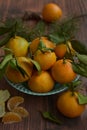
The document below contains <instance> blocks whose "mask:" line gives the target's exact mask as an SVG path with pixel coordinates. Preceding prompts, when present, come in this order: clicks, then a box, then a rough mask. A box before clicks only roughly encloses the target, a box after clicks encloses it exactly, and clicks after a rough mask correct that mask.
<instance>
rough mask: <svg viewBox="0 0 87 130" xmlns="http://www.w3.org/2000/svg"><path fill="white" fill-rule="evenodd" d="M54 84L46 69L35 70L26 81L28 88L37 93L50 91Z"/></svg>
mask: <svg viewBox="0 0 87 130" xmlns="http://www.w3.org/2000/svg"><path fill="white" fill-rule="evenodd" d="M54 84H55V82H54V80H53V79H52V77H51V75H50V74H49V72H47V71H41V72H40V73H39V72H35V73H34V74H33V75H32V77H31V78H30V80H29V81H28V86H29V89H31V90H32V91H34V92H39V93H44V92H49V91H51V90H52V89H53V87H54Z"/></svg>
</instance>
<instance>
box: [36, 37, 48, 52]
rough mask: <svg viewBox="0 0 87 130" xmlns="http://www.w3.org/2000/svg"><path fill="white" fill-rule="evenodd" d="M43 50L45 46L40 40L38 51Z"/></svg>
mask: <svg viewBox="0 0 87 130" xmlns="http://www.w3.org/2000/svg"><path fill="white" fill-rule="evenodd" d="M43 48H46V46H45V44H44V42H43V41H42V40H41V39H40V42H39V45H38V49H39V50H42V49H43ZM38 49H37V50H38Z"/></svg>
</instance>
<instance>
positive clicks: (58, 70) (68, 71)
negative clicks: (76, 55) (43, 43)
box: [51, 59, 77, 84]
mask: <svg viewBox="0 0 87 130" xmlns="http://www.w3.org/2000/svg"><path fill="white" fill-rule="evenodd" d="M51 74H52V76H53V78H54V80H55V81H56V82H59V83H62V84H63V83H69V82H71V81H73V80H74V79H75V78H76V76H77V74H76V73H75V72H74V71H73V69H72V64H71V62H70V60H68V59H65V60H63V59H60V60H57V61H56V62H55V63H54V65H53V66H52V69H51Z"/></svg>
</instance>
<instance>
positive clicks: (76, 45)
mask: <svg viewBox="0 0 87 130" xmlns="http://www.w3.org/2000/svg"><path fill="white" fill-rule="evenodd" d="M71 44H72V47H73V49H74V50H76V51H77V52H78V53H80V54H87V47H86V45H85V44H84V43H81V42H80V41H79V40H71Z"/></svg>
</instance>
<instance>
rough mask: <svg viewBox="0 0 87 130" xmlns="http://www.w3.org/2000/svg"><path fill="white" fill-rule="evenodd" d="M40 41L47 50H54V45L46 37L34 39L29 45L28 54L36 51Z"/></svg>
mask: <svg viewBox="0 0 87 130" xmlns="http://www.w3.org/2000/svg"><path fill="white" fill-rule="evenodd" d="M40 40H41V41H42V42H43V44H44V45H45V46H46V47H47V48H51V49H54V48H55V45H54V43H53V42H51V41H50V40H48V39H47V37H41V38H36V39H34V40H33V41H32V42H31V44H30V47H29V49H30V53H31V54H34V53H35V52H36V51H37V49H38V46H39V43H40Z"/></svg>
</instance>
